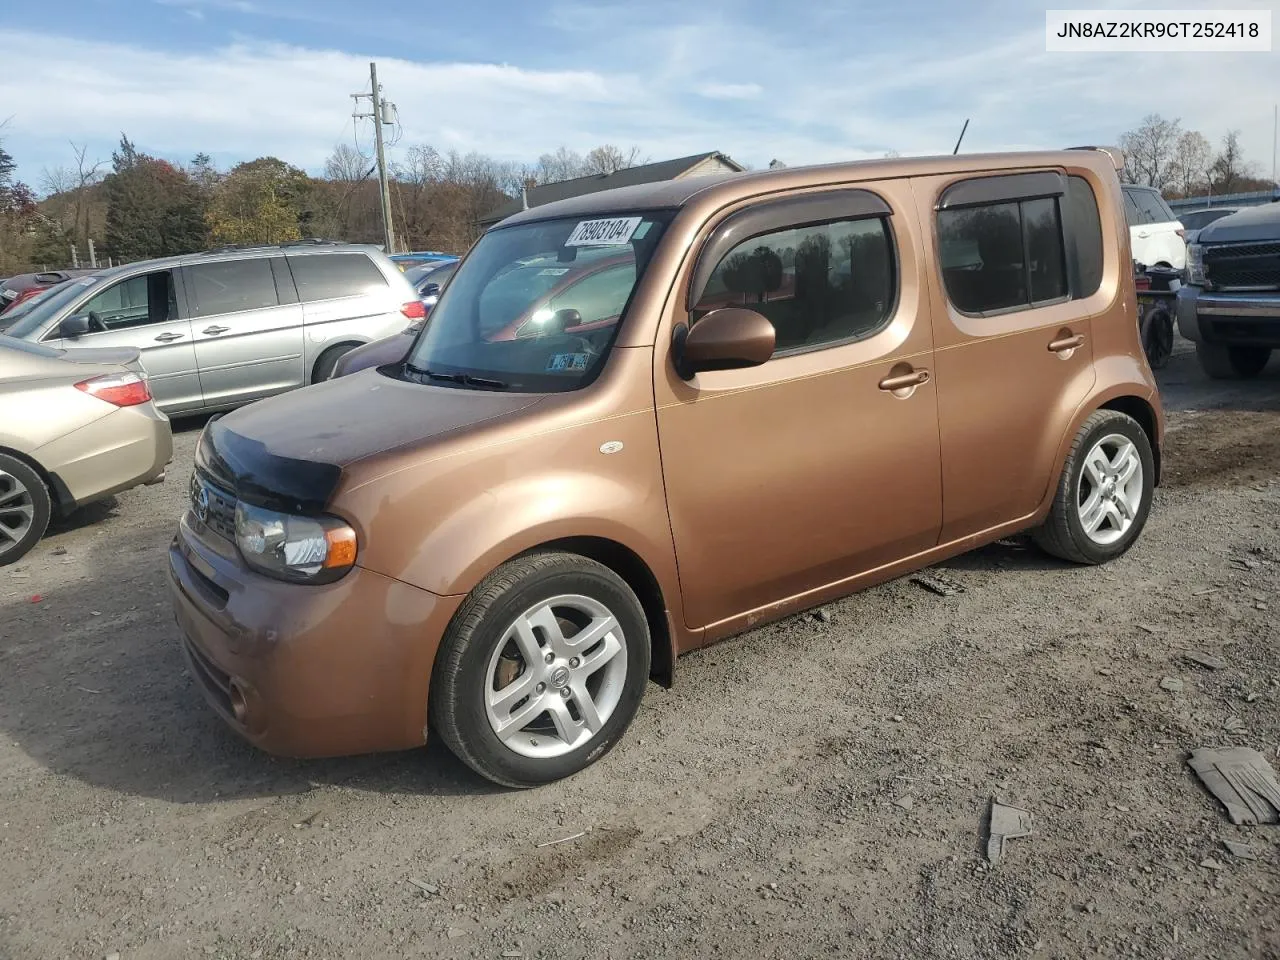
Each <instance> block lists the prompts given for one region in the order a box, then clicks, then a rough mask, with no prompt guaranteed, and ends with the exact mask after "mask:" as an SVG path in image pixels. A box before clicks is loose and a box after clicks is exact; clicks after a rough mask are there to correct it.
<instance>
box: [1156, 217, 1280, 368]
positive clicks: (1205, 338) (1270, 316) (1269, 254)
mask: <svg viewBox="0 0 1280 960" xmlns="http://www.w3.org/2000/svg"><path fill="white" fill-rule="evenodd" d="M1186 276H1187V282H1186V283H1185V284H1184V285H1183V286H1182V288H1181V289H1180V290H1178V306H1177V310H1178V330H1179V331H1180V332H1181V333H1182V335H1183V336H1184V337H1186V338H1187V339H1188V340H1192V341H1194V342H1195V345H1196V358H1197V359H1198V360H1199V361H1200V366H1201V368H1202V369H1203V370H1204V372H1205V373H1207V374H1208V375H1209V376H1210V377H1214V378H1216V379H1245V378H1249V377H1256V376H1257V375H1258V374H1260V373H1261V372H1262V371H1263V369H1264V368H1265V367H1266V365H1267V361H1268V360H1270V359H1271V351H1272V350H1274V349H1275V348H1276V347H1280V203H1269V204H1265V205H1263V206H1258V207H1246V208H1244V209H1242V210H1239V211H1238V212H1236V213H1233V214H1231V215H1230V216H1228V217H1223V218H1222V219H1221V220H1215V221H1214V222H1213V223H1211V224H1209V225H1208V226H1207V227H1204V228H1202V229H1201V230H1200V234H1199V236H1198V237H1197V238H1196V242H1195V243H1194V244H1192V245H1191V246H1190V247H1189V248H1188V256H1187V271H1186Z"/></svg>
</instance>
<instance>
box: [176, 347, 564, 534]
mask: <svg viewBox="0 0 1280 960" xmlns="http://www.w3.org/2000/svg"><path fill="white" fill-rule="evenodd" d="M542 399H544V398H543V396H542V395H538V394H527V393H526V394H520V393H510V394H508V393H494V392H490V391H487V390H466V389H455V388H451V387H435V386H424V385H421V384H416V383H405V382H403V381H400V380H395V379H392V378H391V377H388V376H384V375H383V374H381V373H379V372H377V371H376V370H366V371H362V372H361V373H359V374H353V375H352V376H347V377H342V378H340V379H337V380H326V381H325V382H323V383H318V384H314V385H312V386H310V387H305V388H304V389H302V390H295V391H293V392H291V393H286V394H281V395H280V396H277V397H272V398H270V399H267V400H260V401H258V402H257V403H252V404H250V405H249V406H247V407H241V408H240V409H239V410H237V411H235V412H234V413H230V414H227V415H226V416H225V417H220V418H218V419H215V420H211V421H210V422H209V425H208V426H207V427H206V428H205V431H204V433H203V434H202V435H201V437H200V443H199V446H198V448H197V450H196V465H197V467H198V468H199V469H200V470H202V471H203V472H204V473H206V474H207V475H209V477H210V478H211V479H213V480H214V481H215V482H217V483H218V484H219V485H220V486H222V487H224V488H226V489H229V490H233V491H235V493H236V495H237V496H238V497H239V498H240V499H242V500H245V501H247V502H249V503H257V504H260V505H262V506H265V507H269V508H272V509H277V510H287V511H291V512H315V511H319V510H322V509H323V508H324V507H325V505H326V504H327V503H328V502H329V500H330V498H331V497H332V496H333V493H334V491H335V490H336V489H337V486H338V483H339V481H340V480H341V479H342V472H343V470H344V469H345V468H346V467H348V466H350V465H352V464H354V463H357V462H359V461H361V460H364V459H366V458H368V457H373V456H376V455H378V454H380V453H385V452H387V451H390V450H395V449H399V448H404V447H412V446H416V445H419V444H423V443H426V442H429V441H437V440H443V439H446V438H448V437H451V436H455V435H456V434H458V433H460V432H462V431H464V430H466V429H468V428H470V427H474V426H476V425H477V424H480V423H484V422H485V421H488V420H494V419H497V418H499V417H505V416H509V415H511V414H514V413H516V412H518V411H520V410H523V409H525V408H527V407H530V406H533V405H534V404H536V403H538V402H540V401H541V400H542Z"/></svg>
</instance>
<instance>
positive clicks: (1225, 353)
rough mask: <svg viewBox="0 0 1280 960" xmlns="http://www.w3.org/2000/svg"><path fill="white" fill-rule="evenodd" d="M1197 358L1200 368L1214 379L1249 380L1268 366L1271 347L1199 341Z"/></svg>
mask: <svg viewBox="0 0 1280 960" xmlns="http://www.w3.org/2000/svg"><path fill="white" fill-rule="evenodd" d="M1196 359H1197V360H1199V361H1200V368H1201V369H1202V370H1204V372H1205V373H1207V374H1208V375H1209V376H1210V377H1212V378H1213V379H1214V380H1249V379H1252V378H1253V377H1256V376H1257V375H1258V374H1260V373H1261V372H1262V370H1263V368H1264V367H1266V365H1267V361H1268V360H1270V359H1271V348H1270V347H1228V346H1225V345H1223V344H1221V343H1197V344H1196Z"/></svg>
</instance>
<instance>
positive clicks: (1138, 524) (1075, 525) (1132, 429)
mask: <svg viewBox="0 0 1280 960" xmlns="http://www.w3.org/2000/svg"><path fill="white" fill-rule="evenodd" d="M1112 434H1119V435H1121V436H1123V437H1125V438H1126V439H1127V440H1129V441H1130V442H1132V443H1133V445H1134V446H1135V447H1136V448H1137V452H1138V456H1139V458H1140V460H1141V464H1142V493H1141V503H1140V505H1139V507H1138V509H1137V511H1136V513H1135V515H1134V518H1133V523H1132V524H1131V525H1130V526H1129V528H1128V529H1127V530H1126V531H1125V532H1124V534H1123V535H1122V536H1121V537H1120V538H1119V539H1117V540H1116V541H1114V542H1113V543H1108V544H1100V543H1098V542H1097V541H1095V540H1094V539H1093V538H1091V537H1090V536H1089V535H1088V534H1087V533H1085V529H1084V525H1083V523H1082V522H1081V520H1080V510H1079V505H1080V497H1081V493H1082V481H1081V477H1082V476H1083V474H1084V470H1085V458H1086V457H1087V456H1088V454H1089V452H1090V451H1091V450H1092V449H1093V447H1094V446H1095V445H1096V444H1097V443H1098V442H1099V441H1100V440H1102V439H1104V438H1105V437H1107V436H1109V435H1112ZM1154 481H1155V459H1154V457H1152V455H1151V441H1150V439H1149V438H1148V437H1147V433H1146V431H1145V430H1143V429H1142V426H1141V424H1139V423H1138V421H1136V420H1134V419H1133V418H1132V417H1130V416H1128V415H1127V414H1123V413H1120V412H1118V411H1116V410H1096V411H1094V412H1093V413H1092V414H1090V416H1089V418H1088V419H1087V420H1085V422H1084V423H1083V424H1081V426H1080V432H1079V433H1077V434H1076V439H1075V442H1074V443H1072V445H1071V451H1070V452H1069V453H1068V454H1067V462H1066V463H1065V464H1064V465H1063V468H1062V476H1061V477H1060V478H1059V480H1058V491H1057V493H1056V494H1055V496H1054V498H1053V507H1052V509H1050V511H1049V516H1048V517H1047V518H1046V519H1045V522H1044V523H1043V524H1041V525H1040V526H1039V527H1037V528H1036V529H1034V530H1033V531H1032V532H1031V535H1032V537H1033V539H1034V540H1035V541H1036V543H1037V544H1038V545H1039V546H1040V548H1041V549H1042V550H1044V551H1045V552H1046V553H1049V554H1052V555H1053V556H1055V557H1059V558H1061V559H1063V560H1069V561H1071V562H1072V563H1084V564H1099V563H1106V562H1107V561H1108V560H1114V559H1115V558H1116V557H1118V556H1120V555H1121V554H1122V553H1124V552H1125V551H1126V550H1128V549H1129V548H1130V547H1131V546H1133V543H1134V541H1135V540H1137V539H1138V535H1139V534H1140V533H1141V532H1142V528H1143V527H1144V526H1145V525H1146V522H1147V516H1148V515H1149V514H1150V512H1151V495H1152V491H1153V489H1154Z"/></svg>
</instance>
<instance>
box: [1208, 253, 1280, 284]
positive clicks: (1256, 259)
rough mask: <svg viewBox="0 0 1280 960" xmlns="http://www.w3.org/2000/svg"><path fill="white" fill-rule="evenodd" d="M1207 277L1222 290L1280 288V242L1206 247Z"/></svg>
mask: <svg viewBox="0 0 1280 960" xmlns="http://www.w3.org/2000/svg"><path fill="white" fill-rule="evenodd" d="M1204 267H1205V275H1206V277H1207V278H1208V280H1209V282H1210V283H1212V284H1213V286H1214V287H1215V288H1217V289H1219V290H1230V289H1233V288H1241V287H1253V288H1263V289H1270V288H1276V287H1280V242H1277V241H1267V242H1265V243H1231V244H1222V245H1220V246H1213V245H1210V246H1206V247H1205V250H1204Z"/></svg>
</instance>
